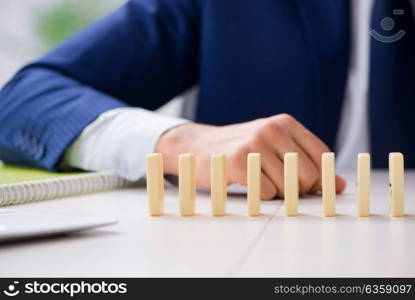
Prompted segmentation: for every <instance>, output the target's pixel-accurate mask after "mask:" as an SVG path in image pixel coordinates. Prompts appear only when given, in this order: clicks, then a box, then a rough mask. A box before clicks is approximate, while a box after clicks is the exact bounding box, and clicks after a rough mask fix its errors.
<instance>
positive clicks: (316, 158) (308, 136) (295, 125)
mask: <svg viewBox="0 0 415 300" xmlns="http://www.w3.org/2000/svg"><path fill="white" fill-rule="evenodd" d="M290 125H291V126H290V128H291V130H290V131H289V133H290V134H291V136H292V139H293V140H294V141H295V142H296V143H297V144H298V145H299V146H300V147H301V149H303V150H304V152H305V153H307V155H308V156H309V157H310V159H311V160H312V161H313V163H314V164H315V165H316V166H317V168H318V169H319V170H321V155H322V154H323V153H324V152H330V149H329V147H327V145H326V144H324V143H323V142H322V141H321V140H320V139H319V138H318V137H317V136H316V135H314V134H313V133H312V132H311V131H310V130H308V129H307V128H305V127H304V126H303V125H302V124H301V123H300V122H298V121H297V120H295V119H292V120H290Z"/></svg>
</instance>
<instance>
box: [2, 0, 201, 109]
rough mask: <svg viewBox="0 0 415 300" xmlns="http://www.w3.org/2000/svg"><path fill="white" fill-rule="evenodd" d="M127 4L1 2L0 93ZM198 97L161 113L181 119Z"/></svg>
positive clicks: (112, 0) (104, 0)
mask: <svg viewBox="0 0 415 300" xmlns="http://www.w3.org/2000/svg"><path fill="white" fill-rule="evenodd" d="M126 1H127V0H0V89H1V88H2V87H3V85H4V84H6V83H7V81H8V80H9V79H10V78H11V77H12V76H13V74H14V73H15V72H16V71H18V70H19V69H20V68H21V67H22V66H23V65H25V64H26V63H28V62H30V61H31V60H34V59H36V58H38V57H39V56H41V55H42V54H44V53H46V52H47V51H48V50H50V49H51V48H53V47H54V46H55V45H57V44H58V43H59V42H61V41H63V40H65V39H66V38H67V37H69V36H71V35H72V34H74V33H75V32H77V31H78V30H80V29H81V28H82V27H85V26H86V25H88V24H89V23H91V22H93V21H94V20H96V19H98V18H100V17H102V16H103V15H105V14H107V13H109V12H110V11H112V10H114V9H116V8H117V7H119V6H121V5H122V4H123V3H125V2H126ZM194 93H195V92H194V91H193V90H192V91H190V93H186V94H185V96H184V97H177V98H175V99H173V100H172V101H170V102H169V103H168V104H166V105H165V106H164V107H162V108H161V109H160V110H159V112H160V113H162V114H166V115H171V116H178V115H181V114H182V112H181V110H182V102H183V99H184V98H185V97H187V98H189V97H191V98H194V97H195V96H194ZM189 94H190V96H187V95H189Z"/></svg>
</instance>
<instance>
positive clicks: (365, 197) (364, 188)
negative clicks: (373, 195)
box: [356, 153, 370, 217]
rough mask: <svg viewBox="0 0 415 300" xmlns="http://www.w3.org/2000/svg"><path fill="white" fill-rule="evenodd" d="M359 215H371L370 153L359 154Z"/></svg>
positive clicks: (357, 182)
mask: <svg viewBox="0 0 415 300" xmlns="http://www.w3.org/2000/svg"><path fill="white" fill-rule="evenodd" d="M356 188H357V215H358V216H359V217H368V216H370V154H369V153H359V155H358V156H357V181H356Z"/></svg>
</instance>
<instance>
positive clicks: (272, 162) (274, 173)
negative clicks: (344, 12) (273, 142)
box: [261, 150, 284, 197]
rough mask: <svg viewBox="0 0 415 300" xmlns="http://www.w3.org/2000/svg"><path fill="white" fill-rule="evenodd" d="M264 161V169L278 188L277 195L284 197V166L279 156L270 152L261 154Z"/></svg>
mask: <svg viewBox="0 0 415 300" xmlns="http://www.w3.org/2000/svg"><path fill="white" fill-rule="evenodd" d="M261 155H262V157H263V159H262V169H263V172H264V173H265V174H266V175H267V177H268V178H269V179H270V180H271V182H272V183H273V184H274V186H275V187H276V190H277V192H276V195H277V196H278V197H283V196H284V164H283V162H282V161H281V159H280V158H279V157H278V155H277V154H276V153H275V152H273V151H271V150H269V151H263V152H262V153H261Z"/></svg>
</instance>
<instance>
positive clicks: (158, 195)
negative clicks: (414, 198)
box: [147, 152, 404, 217]
mask: <svg viewBox="0 0 415 300" xmlns="http://www.w3.org/2000/svg"><path fill="white" fill-rule="evenodd" d="M321 165H322V174H321V178H322V200H323V214H324V216H325V217H334V216H335V215H336V183H335V177H336V172H335V155H334V153H332V152H328V153H323V155H322V157H321ZM210 170H211V174H210V179H211V212H212V215H213V216H224V215H225V214H226V200H227V181H226V176H227V175H226V174H227V173H226V155H225V154H214V155H212V156H211V162H210ZM370 173H371V163H370V154H368V153H360V154H359V155H358V157H357V215H358V216H359V217H368V216H370ZM195 178H196V176H195V156H194V155H193V154H181V155H180V157H179V210H180V215H181V216H192V215H194V213H195V202H196V180H195ZM298 178H299V177H298V154H297V153H294V152H292V153H286V154H285V156H284V192H285V193H284V195H285V196H284V204H285V213H286V215H287V216H297V215H298V202H299V179H298ZM389 187H390V195H391V196H390V197H391V215H392V216H393V217H402V216H404V159H403V155H402V153H390V154H389ZM260 195H261V154H259V153H250V154H248V156H247V204H248V215H249V216H258V215H260V200H261V197H260ZM147 202H148V211H149V214H150V215H151V216H160V215H162V214H163V212H164V211H163V210H164V208H163V207H164V203H163V202H164V173H163V156H162V155H161V154H160V153H152V154H149V155H148V156H147Z"/></svg>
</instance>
